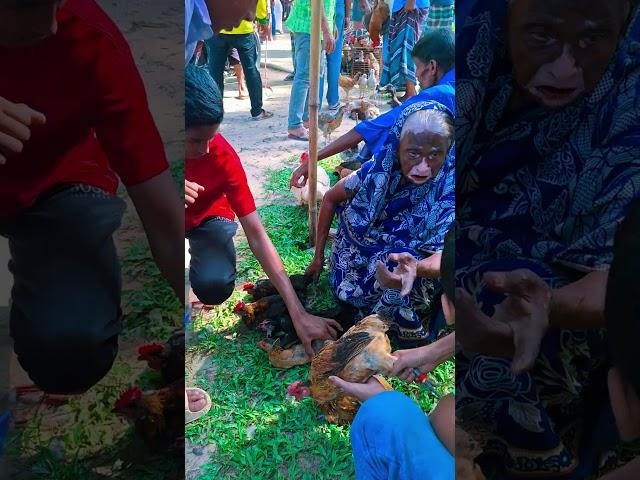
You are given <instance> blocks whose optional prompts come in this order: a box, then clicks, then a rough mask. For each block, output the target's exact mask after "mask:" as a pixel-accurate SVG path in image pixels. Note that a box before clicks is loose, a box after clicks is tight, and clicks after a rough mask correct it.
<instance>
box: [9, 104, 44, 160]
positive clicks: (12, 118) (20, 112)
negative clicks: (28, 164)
mask: <svg viewBox="0 0 640 480" xmlns="http://www.w3.org/2000/svg"><path fill="white" fill-rule="evenodd" d="M46 121H47V119H46V118H45V116H44V115H43V114H42V113H40V112H37V111H35V110H33V109H32V108H29V107H28V106H27V105H25V104H22V103H13V102H10V101H9V100H7V99H5V98H3V97H0V165H4V164H5V163H7V158H8V157H11V156H14V155H17V154H19V153H21V152H22V149H23V148H24V142H26V141H27V140H29V139H30V138H31V127H33V126H36V125H44V124H45V123H46Z"/></svg>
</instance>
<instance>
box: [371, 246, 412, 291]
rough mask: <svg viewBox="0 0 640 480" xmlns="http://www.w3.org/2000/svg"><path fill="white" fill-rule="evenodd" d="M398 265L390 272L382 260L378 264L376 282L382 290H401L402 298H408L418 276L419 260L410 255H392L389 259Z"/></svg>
mask: <svg viewBox="0 0 640 480" xmlns="http://www.w3.org/2000/svg"><path fill="white" fill-rule="evenodd" d="M388 259H389V260H390V261H392V262H396V263H397V264H398V265H397V266H396V267H395V268H394V269H393V271H391V272H390V271H389V269H388V268H387V266H386V265H385V264H384V263H382V262H381V261H380V260H378V261H377V262H376V280H377V281H378V283H379V284H380V286H381V287H382V288H393V289H395V290H400V295H401V296H403V297H404V296H407V295H409V293H410V292H411V289H412V288H413V282H415V280H416V278H417V276H418V260H417V259H416V257H414V256H413V255H411V254H410V253H392V254H390V255H389V258H388Z"/></svg>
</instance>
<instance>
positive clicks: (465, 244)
mask: <svg viewBox="0 0 640 480" xmlns="http://www.w3.org/2000/svg"><path fill="white" fill-rule="evenodd" d="M473 3H474V5H473V6H471V8H470V9H468V10H469V12H470V13H469V15H468V16H467V17H466V20H465V21H464V22H463V23H460V24H459V26H458V35H457V40H456V47H457V50H458V51H459V52H465V55H464V56H463V57H461V59H462V61H460V59H459V61H458V63H457V65H456V69H457V79H456V81H457V89H456V94H457V105H458V106H457V108H458V112H457V118H456V139H457V149H458V158H457V168H458V185H457V199H458V204H457V211H456V215H457V218H458V221H459V225H460V230H459V238H458V240H457V242H456V266H457V273H458V282H459V284H461V285H462V286H464V288H465V289H467V290H468V291H470V292H472V294H474V295H475V297H476V299H477V301H478V302H479V304H480V306H481V308H482V310H483V311H484V312H485V313H486V314H488V315H492V314H493V312H494V306H495V305H496V304H498V303H500V302H501V301H502V300H503V298H504V297H502V296H499V295H496V294H493V293H490V292H488V291H487V290H486V289H485V286H484V285H483V282H482V274H483V273H484V272H487V271H510V270H514V269H517V268H528V269H530V270H532V271H534V272H535V273H537V274H538V275H539V276H540V277H541V278H542V279H544V280H545V281H546V282H547V283H548V284H549V285H550V286H551V287H553V288H557V287H561V286H563V285H566V284H568V283H571V282H574V281H576V280H578V279H579V278H581V277H582V276H583V275H584V274H585V272H589V271H592V270H593V269H601V268H607V266H608V265H609V264H610V263H611V260H612V255H613V239H614V233H615V231H616V228H617V226H618V225H619V223H620V222H621V221H622V219H623V218H624V215H625V210H626V208H627V206H628V205H629V204H630V202H631V201H632V200H633V199H634V198H635V197H637V196H638V194H639V193H640V147H639V145H640V18H639V16H638V8H637V6H636V7H634V11H632V13H631V20H630V23H629V26H628V30H627V32H626V34H624V35H623V36H622V39H621V41H620V43H619V46H618V49H617V50H616V53H615V55H614V58H613V59H612V61H611V63H610V65H609V67H608V69H607V70H606V72H605V74H604V75H603V77H602V79H601V80H600V82H599V83H598V85H597V87H596V89H595V90H594V91H593V92H592V93H590V94H588V95H585V96H584V97H583V98H580V99H578V100H576V102H574V103H573V104H571V105H568V106H566V107H564V108H562V109H558V110H553V111H550V110H545V109H542V108H538V107H534V108H531V109H529V110H528V111H526V112H521V113H520V114H518V116H514V117H513V118H511V119H510V120H509V121H508V122H506V121H504V115H505V112H506V109H507V103H508V101H509V98H510V96H511V94H512V91H513V88H514V87H513V85H514V82H513V77H512V73H511V64H510V61H509V59H508V55H507V51H506V46H505V41H504V40H505V38H504V37H505V35H504V33H505V32H504V26H505V25H506V18H507V10H508V7H507V2H506V1H505V0H501V1H496V0H491V1H489V0H479V1H475V2H473ZM636 5H637V4H636ZM460 27H461V28H460ZM456 360H457V363H456V366H457V391H456V394H457V413H458V416H459V417H460V418H461V420H462V423H463V427H464V428H465V429H466V430H468V431H470V432H472V433H473V434H474V435H475V436H476V437H477V439H478V440H479V441H481V443H482V444H483V447H484V450H485V454H486V455H487V457H486V458H491V459H492V460H491V462H490V463H491V464H492V465H493V466H498V467H499V470H501V471H502V473H501V474H500V475H499V478H545V479H547V478H549V479H550V478H557V479H579V478H580V479H582V478H587V477H588V475H589V473H591V472H593V471H594V469H595V468H596V467H597V463H598V461H599V457H600V454H601V453H602V451H603V450H604V449H605V448H606V447H607V446H606V445H605V444H606V442H604V441H601V440H603V439H604V438H605V437H606V434H607V432H605V431H603V430H601V429H600V427H597V422H598V421H599V420H602V419H603V418H607V413H606V411H605V410H606V406H607V405H608V400H607V392H606V370H607V362H608V359H607V354H606V342H605V333H604V332H603V331H597V330H590V331H586V330H583V331H577V330H560V329H551V330H550V331H549V332H548V334H547V336H546V337H545V339H544V340H543V343H542V347H541V353H540V356H539V358H538V360H537V362H536V364H535V365H534V367H533V368H532V370H530V371H529V372H527V373H525V374H521V375H518V376H514V375H512V374H511V373H510V370H509V362H508V361H505V360H501V359H497V358H493V357H490V356H486V355H477V356H474V357H472V358H465V357H463V356H458V357H457V359H456ZM603 412H604V413H603ZM609 427H614V425H611V424H609Z"/></svg>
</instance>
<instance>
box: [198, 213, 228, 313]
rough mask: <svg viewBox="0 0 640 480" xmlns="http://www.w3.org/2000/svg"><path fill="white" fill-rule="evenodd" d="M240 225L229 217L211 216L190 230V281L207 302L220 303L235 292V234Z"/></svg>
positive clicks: (201, 298)
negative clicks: (228, 218)
mask: <svg viewBox="0 0 640 480" xmlns="http://www.w3.org/2000/svg"><path fill="white" fill-rule="evenodd" d="M237 229H238V225H237V224H236V223H235V222H232V221H230V220H227V219H222V218H210V219H207V220H205V221H204V222H202V224H200V225H199V226H198V227H197V228H195V229H194V230H192V231H191V232H189V235H188V237H187V238H188V239H189V253H190V254H191V263H190V265H189V282H190V283H191V288H192V289H193V293H194V294H195V296H196V297H198V300H200V301H201V302H202V303H204V304H205V305H219V304H221V303H222V302H224V301H225V300H226V299H227V298H229V297H230V296H231V294H232V293H233V289H234V287H235V280H236V250H235V247H234V245H233V236H234V235H235V234H236V230H237Z"/></svg>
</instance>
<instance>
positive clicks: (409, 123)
mask: <svg viewBox="0 0 640 480" xmlns="http://www.w3.org/2000/svg"><path fill="white" fill-rule="evenodd" d="M409 132H411V133H422V132H433V133H436V134H438V135H444V136H445V137H447V139H448V140H449V145H450V146H451V145H452V144H453V141H454V138H455V129H454V126H453V119H452V118H451V115H449V114H448V113H446V112H443V111H440V110H418V111H417V112H415V113H412V114H411V115H410V116H409V118H407V120H406V122H404V125H403V127H402V131H401V132H400V140H401V141H402V139H403V138H404V137H405V136H406V135H407V133H409Z"/></svg>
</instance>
